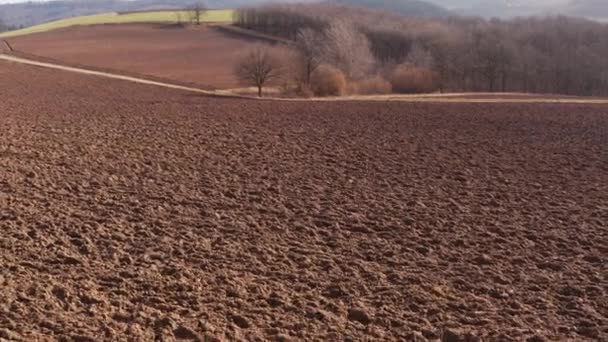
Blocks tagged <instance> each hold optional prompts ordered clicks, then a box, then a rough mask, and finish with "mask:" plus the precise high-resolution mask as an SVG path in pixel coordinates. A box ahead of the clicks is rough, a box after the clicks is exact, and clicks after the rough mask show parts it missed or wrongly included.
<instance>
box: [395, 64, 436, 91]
mask: <svg viewBox="0 0 608 342" xmlns="http://www.w3.org/2000/svg"><path fill="white" fill-rule="evenodd" d="M391 84H392V86H393V91H394V92H396V93H404V94H416V93H432V92H434V91H437V90H438V89H439V86H438V75H437V73H436V72H434V71H432V70H430V69H428V68H423V67H418V66H415V65H412V64H402V65H399V66H398V67H396V68H395V70H394V71H393V73H392V74H391Z"/></svg>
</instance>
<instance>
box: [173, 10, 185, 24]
mask: <svg viewBox="0 0 608 342" xmlns="http://www.w3.org/2000/svg"><path fill="white" fill-rule="evenodd" d="M175 23H176V24H177V25H179V26H182V25H183V24H184V20H183V19H182V11H176V12H175Z"/></svg>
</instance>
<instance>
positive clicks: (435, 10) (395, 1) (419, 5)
mask: <svg viewBox="0 0 608 342" xmlns="http://www.w3.org/2000/svg"><path fill="white" fill-rule="evenodd" d="M330 2H332V3H336V4H340V5H348V6H358V7H368V8H374V9H381V10H386V11H389V12H392V13H396V14H401V15H405V16H416V17H443V16H447V15H450V12H449V11H448V10H446V9H445V8H443V7H441V6H438V5H435V4H432V3H430V2H426V1H420V0H334V1H330Z"/></svg>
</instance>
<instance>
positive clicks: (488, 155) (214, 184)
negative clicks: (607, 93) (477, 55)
mask: <svg viewBox="0 0 608 342" xmlns="http://www.w3.org/2000/svg"><path fill="white" fill-rule="evenodd" d="M0 79H2V82H3V84H5V85H6V84H8V85H10V86H8V87H3V88H2V101H0V231H1V233H2V234H1V235H0V250H1V251H2V252H1V253H0V339H2V338H4V339H9V340H10V339H13V340H23V341H34V340H36V339H39V340H42V341H45V340H50V341H54V340H61V341H104V340H107V341H110V340H119V341H123V340H124V341H151V340H155V339H156V340H166V341H172V340H197V339H198V340H205V339H207V340H216V339H218V340H268V339H270V340H272V339H275V340H287V339H293V340H306V341H309V340H319V341H343V340H416V341H424V340H425V339H429V340H434V339H437V338H439V337H440V335H441V333H442V332H443V335H444V336H443V338H444V340H445V341H461V340H462V341H464V340H468V341H476V340H479V339H483V340H484V341H522V340H526V339H530V340H529V341H542V340H543V339H545V340H547V341H557V340H559V341H567V340H571V341H601V340H606V339H608V319H607V317H608V279H607V277H608V269H607V265H606V263H605V258H606V255H607V254H608V236H607V235H608V227H607V226H606V222H608V181H607V174H608V147H607V146H608V107H607V106H599V105H564V104H562V105H556V104H465V103H454V104H433V103H395V102H391V103H382V102H272V101H268V102H265V101H253V100H235V99H218V98H208V97H203V96H197V95H192V94H188V93H182V92H179V91H174V90H168V89H162V88H157V87H153V86H146V85H137V84H132V83H128V82H123V81H118V80H110V79H102V78H95V77H92V76H84V75H77V74H71V73H64V72H61V71H54V70H46V69H37V68H33V67H30V66H23V65H16V64H8V63H0Z"/></svg>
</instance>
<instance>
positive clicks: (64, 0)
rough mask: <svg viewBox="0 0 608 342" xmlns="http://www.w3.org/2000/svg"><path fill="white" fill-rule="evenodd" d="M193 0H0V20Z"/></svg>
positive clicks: (19, 21) (228, 2) (240, 2)
mask: <svg viewBox="0 0 608 342" xmlns="http://www.w3.org/2000/svg"><path fill="white" fill-rule="evenodd" d="M196 1H197V0H129V1H126V0H57V1H45V2H23V3H13V4H0V21H2V22H4V24H5V25H7V26H25V27H27V26H32V25H37V24H41V23H46V22H50V21H55V20H59V19H64V18H70V17H78V16H83V15H91V14H99V13H107V12H121V11H141V10H158V9H183V8H185V7H188V6H190V5H191V4H193V3H195V2H196ZM204 2H205V3H206V4H207V5H208V6H209V7H210V8H218V9H223V8H234V7H238V6H244V5H252V4H259V3H262V2H264V0H207V1H204Z"/></svg>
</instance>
